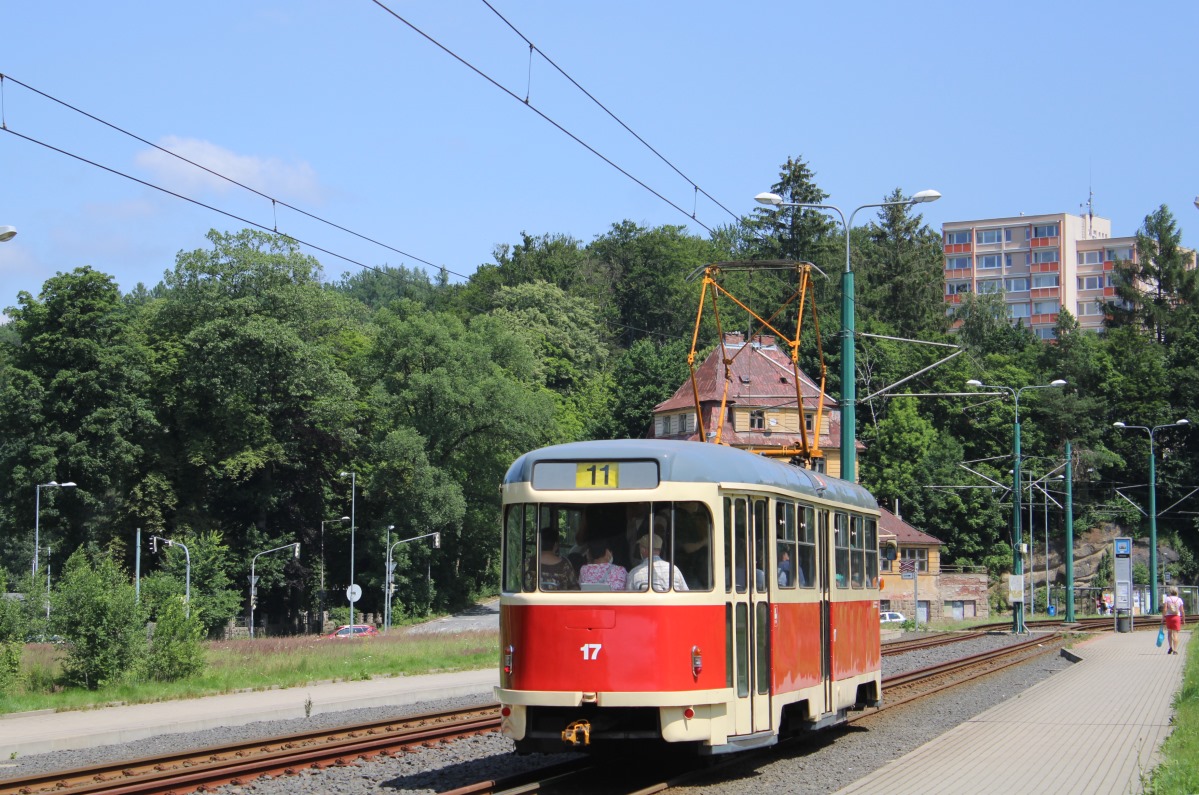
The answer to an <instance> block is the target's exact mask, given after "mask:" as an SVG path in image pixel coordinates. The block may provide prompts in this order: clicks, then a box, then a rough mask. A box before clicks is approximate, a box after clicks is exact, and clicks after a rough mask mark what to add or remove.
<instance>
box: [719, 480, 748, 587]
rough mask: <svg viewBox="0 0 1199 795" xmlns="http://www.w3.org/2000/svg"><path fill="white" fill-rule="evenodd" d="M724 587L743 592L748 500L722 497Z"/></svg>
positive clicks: (746, 549)
mask: <svg viewBox="0 0 1199 795" xmlns="http://www.w3.org/2000/svg"><path fill="white" fill-rule="evenodd" d="M724 519H725V524H724V526H725V534H724V589H725V591H726V592H728V591H732V590H733V589H734V588H736V591H737V593H745V588H746V578H745V566H746V561H745V558H746V556H747V553H748V551H749V501H748V500H746V499H745V498H744V497H738V498H736V499H733V498H732V497H725V499H724Z"/></svg>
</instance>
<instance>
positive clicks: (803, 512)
mask: <svg viewBox="0 0 1199 795" xmlns="http://www.w3.org/2000/svg"><path fill="white" fill-rule="evenodd" d="M797 562H798V565H797V566H796V568H795V571H796V577H797V579H798V580H799V587H800V588H812V587H814V586H815V585H816V509H815V508H813V507H812V506H810V505H801V506H800V512H799V557H798V559H797Z"/></svg>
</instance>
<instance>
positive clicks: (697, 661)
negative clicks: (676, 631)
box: [691, 646, 704, 679]
mask: <svg viewBox="0 0 1199 795" xmlns="http://www.w3.org/2000/svg"><path fill="white" fill-rule="evenodd" d="M703 670H704V654H703V652H701V651H700V650H699V646H692V647H691V675H692V676H694V677H695V678H696V679H699V675H700V672H701V671H703Z"/></svg>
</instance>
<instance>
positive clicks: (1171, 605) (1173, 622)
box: [1162, 586, 1183, 654]
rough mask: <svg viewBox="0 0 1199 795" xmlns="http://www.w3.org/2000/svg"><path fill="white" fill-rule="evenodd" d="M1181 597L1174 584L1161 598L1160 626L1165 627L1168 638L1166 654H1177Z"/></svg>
mask: <svg viewBox="0 0 1199 795" xmlns="http://www.w3.org/2000/svg"><path fill="white" fill-rule="evenodd" d="M1182 611H1183V607H1182V599H1180V598H1179V596H1178V589H1177V588H1175V587H1174V586H1171V587H1170V591H1169V593H1167V594H1166V596H1165V598H1164V599H1162V626H1164V627H1165V628H1166V635H1167V637H1169V639H1170V648H1169V649H1167V650H1166V654H1177V653H1178V652H1177V651H1176V649H1177V647H1178V631H1179V630H1180V629H1182Z"/></svg>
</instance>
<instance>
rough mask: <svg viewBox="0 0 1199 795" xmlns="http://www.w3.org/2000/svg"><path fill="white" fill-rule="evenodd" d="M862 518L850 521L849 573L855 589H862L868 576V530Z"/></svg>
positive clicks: (853, 518) (854, 517) (855, 517)
mask: <svg viewBox="0 0 1199 795" xmlns="http://www.w3.org/2000/svg"><path fill="white" fill-rule="evenodd" d="M863 521H864V520H863V519H862V517H861V516H851V517H850V519H849V546H850V554H849V571H850V582H852V583H853V587H854V588H861V587H862V586H863V585H864V584H865V582H864V580H865V575H866V530H865V528H864V527H863V526H862V524H863Z"/></svg>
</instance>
